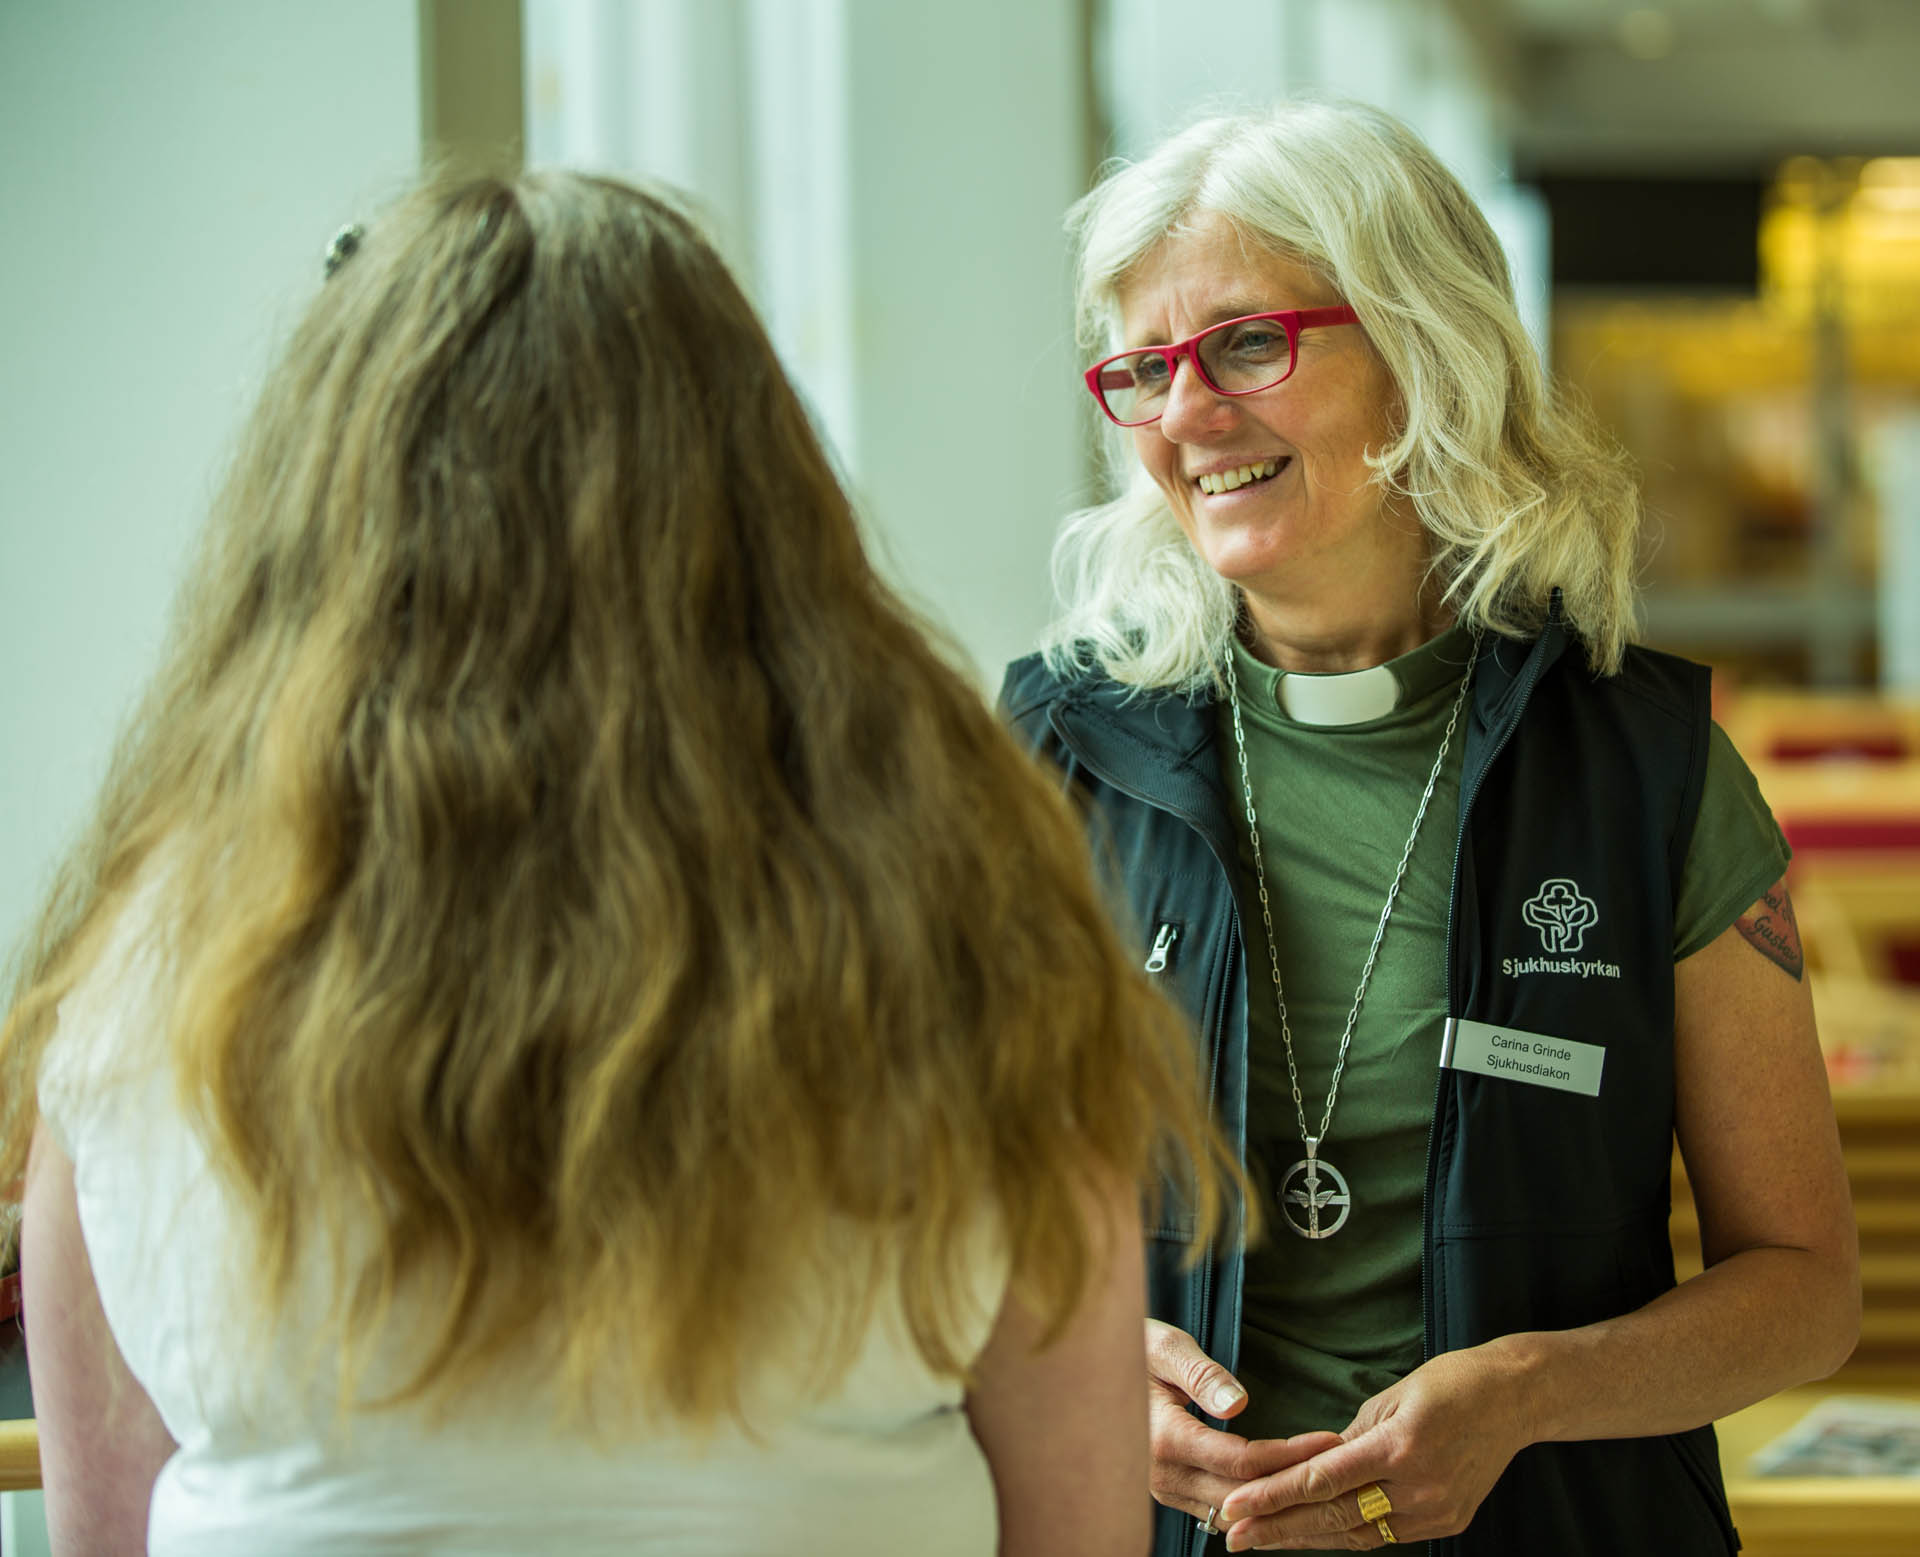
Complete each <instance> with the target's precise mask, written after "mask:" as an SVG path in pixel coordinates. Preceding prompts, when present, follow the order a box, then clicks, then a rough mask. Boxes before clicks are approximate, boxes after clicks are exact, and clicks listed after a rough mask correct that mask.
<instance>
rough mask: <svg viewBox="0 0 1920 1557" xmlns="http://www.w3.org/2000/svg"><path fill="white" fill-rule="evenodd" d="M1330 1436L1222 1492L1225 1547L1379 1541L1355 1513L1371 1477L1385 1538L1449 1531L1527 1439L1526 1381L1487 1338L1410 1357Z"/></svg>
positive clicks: (1354, 1546)
mask: <svg viewBox="0 0 1920 1557" xmlns="http://www.w3.org/2000/svg"><path fill="white" fill-rule="evenodd" d="M1340 1437H1341V1440H1342V1441H1341V1442H1340V1443H1339V1444H1338V1445H1337V1446H1336V1447H1334V1448H1330V1449H1326V1450H1323V1451H1322V1452H1321V1453H1319V1454H1316V1455H1315V1456H1314V1457H1313V1458H1312V1459H1310V1460H1306V1461H1303V1462H1302V1463H1301V1464H1299V1465H1295V1466H1291V1467H1289V1468H1288V1469H1286V1470H1283V1471H1277V1472H1275V1473H1274V1474H1273V1475H1271V1476H1266V1477H1263V1478H1261V1479H1260V1480H1259V1481H1250V1482H1248V1483H1247V1484H1246V1485H1245V1486H1243V1487H1241V1488H1239V1489H1238V1490H1237V1491H1236V1492H1234V1494H1233V1495H1232V1496H1231V1497H1229V1498H1228V1499H1227V1501H1226V1503H1225V1504H1223V1505H1222V1507H1221V1510H1220V1522H1221V1523H1222V1524H1226V1523H1227V1522H1228V1521H1229V1520H1231V1521H1232V1522H1233V1523H1232V1524H1231V1526H1230V1527H1229V1529H1228V1531H1227V1550H1228V1551H1230V1552H1244V1551H1251V1550H1261V1551H1270V1550H1286V1549H1288V1548H1305V1549H1309V1550H1313V1549H1325V1548H1329V1547H1331V1548H1342V1549H1347V1550H1352V1551H1373V1550H1375V1549H1376V1548H1378V1547H1381V1546H1384V1545H1386V1544H1387V1541H1386V1538H1385V1537H1384V1536H1383V1535H1382V1534H1381V1532H1380V1530H1379V1529H1378V1528H1377V1526H1376V1525H1375V1524H1374V1523H1373V1522H1371V1521H1369V1520H1367V1519H1364V1518H1362V1517H1361V1514H1360V1500H1359V1490H1360V1489H1361V1488H1362V1487H1365V1486H1368V1485H1370V1484H1373V1483H1378V1484H1379V1486H1380V1489H1381V1490H1382V1491H1383V1492H1385V1493H1386V1495H1387V1497H1388V1499H1389V1500H1390V1501H1391V1502H1392V1504H1393V1511H1392V1512H1391V1513H1389V1514H1387V1515H1386V1516H1385V1519H1386V1523H1387V1528H1388V1529H1390V1530H1392V1532H1393V1535H1394V1539H1395V1540H1396V1541H1424V1540H1429V1539H1432V1538H1433V1537H1435V1536H1443V1535H1454V1534H1456V1533H1458V1532H1459V1531H1460V1530H1463V1529H1464V1528H1466V1524H1467V1521H1468V1520H1470V1519H1471V1518H1473V1515H1474V1511H1475V1510H1476V1509H1478V1508H1479V1507H1480V1503H1481V1500H1482V1499H1484V1498H1485V1497H1486V1495H1487V1493H1488V1492H1489V1491H1490V1490H1491V1489H1492V1487H1493V1484H1494V1482H1495V1481H1496V1480H1498V1479H1499V1476H1500V1473H1501V1472H1502V1471H1503V1470H1505V1469H1506V1468H1507V1462H1508V1461H1509V1460H1511V1459H1512V1458H1513V1457H1514V1455H1516V1454H1518V1453H1519V1452H1520V1450H1521V1449H1523V1448H1525V1447H1526V1446H1527V1444H1529V1443H1531V1442H1532V1441H1533V1434H1532V1428H1531V1425H1530V1422H1529V1419H1528V1395H1527V1390H1526V1388H1525V1385H1524V1384H1523V1383H1522V1381H1521V1379H1520V1376H1519V1373H1518V1371H1517V1369H1516V1367H1515V1366H1513V1365H1512V1364H1511V1362H1510V1361H1509V1358H1508V1354H1507V1352H1506V1351H1505V1349H1504V1348H1502V1346H1501V1344H1500V1343H1499V1342H1497V1341H1496V1342H1493V1343H1492V1344H1491V1345H1488V1346H1476V1347H1471V1348H1469V1349H1467V1350H1464V1351H1457V1352H1446V1353H1443V1354H1442V1355H1441V1356H1438V1357H1435V1358H1434V1359H1433V1360H1432V1361H1431V1362H1428V1363H1425V1364H1423V1365H1422V1366H1420V1367H1419V1368H1416V1369H1415V1370H1414V1371H1413V1372H1412V1373H1409V1374H1408V1375H1407V1376H1406V1377H1405V1378H1404V1379H1402V1380H1400V1382H1399V1383H1397V1384H1395V1385H1393V1386H1392V1387H1391V1388H1389V1389H1385V1390H1382V1391H1381V1392H1380V1393H1379V1394H1377V1395H1375V1396H1374V1397H1373V1398H1372V1399H1371V1400H1369V1401H1367V1402H1366V1404H1365V1405H1363V1406H1361V1408H1360V1411H1359V1414H1358V1415H1356V1416H1355V1417H1354V1419H1353V1422H1352V1424H1351V1425H1350V1426H1349V1427H1348V1428H1347V1430H1346V1431H1345V1432H1343V1433H1342V1434H1341V1435H1340Z"/></svg>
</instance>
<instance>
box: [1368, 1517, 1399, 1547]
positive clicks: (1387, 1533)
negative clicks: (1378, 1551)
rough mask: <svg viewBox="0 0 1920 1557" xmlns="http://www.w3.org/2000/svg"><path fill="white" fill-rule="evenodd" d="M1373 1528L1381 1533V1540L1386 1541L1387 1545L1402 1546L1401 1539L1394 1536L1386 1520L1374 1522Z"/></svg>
mask: <svg viewBox="0 0 1920 1557" xmlns="http://www.w3.org/2000/svg"><path fill="white" fill-rule="evenodd" d="M1373 1528H1374V1529H1376V1530H1378V1531H1379V1532H1380V1539H1381V1540H1383V1541H1385V1542H1386V1543H1387V1545H1389V1546H1398V1545H1399V1544H1400V1541H1399V1538H1398V1537H1397V1536H1395V1535H1394V1533H1393V1531H1391V1530H1390V1529H1388V1528H1387V1522H1386V1520H1384V1519H1376V1520H1374V1522H1373Z"/></svg>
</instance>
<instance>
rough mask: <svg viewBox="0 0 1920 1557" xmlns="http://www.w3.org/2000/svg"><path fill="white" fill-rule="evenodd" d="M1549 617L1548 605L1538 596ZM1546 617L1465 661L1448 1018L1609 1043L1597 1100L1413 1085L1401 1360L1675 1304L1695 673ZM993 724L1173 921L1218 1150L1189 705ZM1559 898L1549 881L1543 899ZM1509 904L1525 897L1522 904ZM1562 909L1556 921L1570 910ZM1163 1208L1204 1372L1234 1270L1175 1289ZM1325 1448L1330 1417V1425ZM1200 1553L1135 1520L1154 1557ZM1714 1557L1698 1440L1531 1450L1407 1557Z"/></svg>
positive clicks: (1534, 1091) (1212, 917)
mask: <svg viewBox="0 0 1920 1557" xmlns="http://www.w3.org/2000/svg"><path fill="white" fill-rule="evenodd" d="M1556 607H1557V602H1556ZM1568 648H1569V644H1568V639H1567V637H1566V634H1565V631H1564V629H1563V627H1562V626H1561V624H1560V621H1559V614H1558V610H1557V608H1556V610H1555V612H1554V613H1553V615H1552V617H1551V618H1550V620H1549V622H1548V625H1547V627H1546V629H1545V631H1544V632H1543V633H1542V635H1541V637H1540V638H1539V639H1538V640H1536V641H1535V642H1534V643H1532V644H1523V643H1515V642H1512V641H1510V640H1501V639H1491V638H1490V639H1489V640H1488V642H1487V646H1486V647H1485V648H1484V649H1483V650H1482V652H1481V656H1480V666H1479V669H1478V671H1477V672H1476V674H1475V680H1474V688H1473V698H1472V715H1471V718H1470V720H1469V722H1468V724H1467V728H1466V730H1465V754H1464V759H1463V769H1462V775H1461V790H1460V818H1459V831H1458V842H1457V845H1456V852H1455V867H1454V881H1453V898H1452V909H1451V913H1450V916H1449V925H1448V947H1447V968H1448V983H1449V988H1448V1013H1449V1015H1451V1016H1454V1017H1463V1018H1469V1019H1472V1020H1475V1021H1481V1022H1488V1023H1494V1024H1500V1025H1503V1026H1505V1025H1510V1026H1512V1027H1514V1028H1518V1029H1522V1030H1524V1031H1527V1032H1533V1033H1541V1034H1548V1035H1552V1036H1554V1037H1560V1038H1572V1039H1576V1040H1578V1041H1580V1042H1582V1043H1588V1044H1594V1045H1597V1046H1600V1047H1602V1048H1604V1049H1605V1051H1606V1059H1605V1067H1604V1071H1603V1078H1602V1085H1601V1090H1600V1095H1599V1096H1598V1097H1587V1096H1584V1095H1581V1094H1578V1093H1573V1092H1566V1091H1559V1090H1555V1089H1552V1088H1549V1087H1544V1086H1536V1085H1529V1084H1526V1083H1523V1082H1520V1081H1515V1080H1509V1079H1505V1078H1495V1077H1490V1076H1484V1075H1476V1074H1469V1073H1466V1072H1462V1071H1457V1070H1451V1069H1439V1070H1438V1071H1437V1076H1438V1081H1437V1086H1436V1094H1435V1103H1434V1118H1433V1130H1432V1135H1431V1141H1430V1145H1429V1149H1428V1161H1427V1193H1426V1199H1425V1213H1424V1235H1425V1252H1424V1258H1423V1262H1422V1266H1423V1288H1424V1294H1425V1296H1424V1305H1423V1306H1424V1318H1425V1325H1426V1349H1427V1354H1428V1355H1429V1356H1432V1355H1434V1354H1436V1353H1438V1352H1443V1351H1450V1350H1455V1349H1457V1348H1460V1347H1466V1346H1473V1345H1477V1344H1479V1343H1480V1342H1483V1341H1487V1340H1490V1339H1492V1338H1494V1337H1496V1336H1500V1335H1505V1334H1511V1333H1513V1332H1515V1331H1519V1330H1554V1329H1567V1328H1571V1327H1574V1326H1578V1325H1583V1324H1589V1323H1592V1322H1593V1321H1595V1320H1599V1319H1604V1318H1608V1317H1612V1316H1614V1315H1618V1314H1623V1313H1626V1312H1628V1311H1630V1310H1632V1309H1635V1308H1638V1307H1640V1306H1642V1305H1643V1304H1645V1303H1647V1302H1648V1301H1650V1300H1651V1299H1653V1298H1654V1297H1656V1296H1658V1295H1659V1294H1660V1293H1661V1292H1664V1291H1666V1290H1667V1289H1668V1288H1670V1287H1671V1286H1672V1285H1673V1284H1674V1277H1673V1256H1672V1252H1671V1247H1670V1245H1669V1242H1668V1238H1667V1215H1668V1210H1669V1183H1670V1172H1671V1167H1670V1164H1671V1153H1672V1142H1673V919H1674V903H1675V899H1676V897H1677V894H1678V891H1679V884H1680V876H1681V870H1682V867H1683V866H1684V864H1685V861H1686V855H1687V846H1688V844H1689V842H1690V840H1691V837H1692V832H1693V822H1694V816H1695V813H1696V811H1697V810H1698V806H1699V799H1700V790H1701V784H1702V781H1703V779H1704V776H1705V767H1706V758H1707V732H1708V704H1707V673H1706V671H1705V670H1704V669H1702V668H1701V667H1699V666H1696V665H1692V664H1689V663H1687V662H1685V661H1682V660H1678V659H1675V658H1673V657H1671V656H1667V655H1661V654H1655V653H1652V652H1650V651H1646V650H1639V649H1635V650H1630V651H1629V653H1628V656H1627V661H1626V664H1625V666H1624V668H1623V669H1622V671H1621V672H1620V674H1619V675H1617V676H1611V677H1604V678H1602V677H1596V676H1594V675H1593V674H1592V673H1591V672H1590V671H1588V670H1587V668H1586V666H1585V663H1584V656H1583V655H1582V654H1581V653H1580V652H1579V651H1578V649H1577V648H1575V649H1573V650H1572V652H1567V651H1568ZM1002 706H1003V708H1004V710H1005V712H1006V715H1007V717H1008V719H1009V720H1010V722H1011V723H1012V724H1013V725H1014V727H1015V729H1016V730H1017V731H1019V732H1020V733H1021V734H1022V736H1023V737H1024V738H1025V739H1026V740H1027V742H1028V743H1029V744H1030V745H1031V746H1033V747H1034V748H1035V749H1036V750H1038V751H1040V752H1042V753H1044V754H1045V755H1047V756H1048V757H1050V758H1051V759H1052V760H1053V761H1054V762H1055V763H1056V764H1058V765H1059V766H1060V767H1061V768H1062V770H1063V771H1064V772H1065V774H1066V775H1067V777H1068V779H1069V780H1070V781H1071V782H1072V783H1073V785H1074V787H1075V788H1076V790H1078V791H1079V792H1080V793H1081V794H1082V796H1083V797H1084V799H1085V801H1086V803H1087V806H1088V814H1089V821H1090V826H1091V828H1092V831H1093V836H1094V844H1095V854H1096V857H1097V859H1098V860H1099V861H1100V863H1101V865H1102V867H1103V869H1104V871H1105V872H1106V874H1107V877H1108V880H1109V883H1110V895H1111V897H1112V901H1113V902H1114V904H1115V906H1116V909H1117V911H1119V912H1120V914H1121V915H1122V917H1123V920H1124V921H1125V923H1126V924H1127V927H1128V928H1129V929H1130V930H1131V931H1132V932H1133V933H1134V934H1136V935H1137V936H1139V937H1141V944H1142V945H1143V946H1144V945H1145V943H1146V939H1147V938H1148V937H1150V936H1151V935H1152V934H1153V933H1154V931H1155V930H1156V928H1157V927H1159V926H1161V925H1167V924H1171V925H1175V926H1177V927H1178V928H1179V932H1180V933H1179V938H1178V940H1177V941H1176V942H1175V945H1176V947H1177V948H1178V955H1177V957H1176V958H1175V959H1174V960H1173V962H1172V963H1171V964H1170V966H1169V969H1168V973H1167V975H1166V976H1167V979H1168V983H1169V993H1170V994H1172V995H1173V996H1174V997H1175V998H1176V999H1177V1000H1178V1001H1180V1002H1181V1004H1182V1005H1183V1006H1184V1007H1185V1009H1186V1010H1187V1012H1188V1013H1189V1015H1190V1016H1191V1017H1192V1018H1193V1020H1194V1022H1195V1024H1196V1028H1197V1033H1196V1036H1197V1039H1198V1041H1199V1042H1200V1044H1201V1045H1202V1046H1203V1058H1204V1061H1205V1065H1206V1073H1207V1075H1208V1078H1209V1086H1210V1095H1211V1101H1212V1105H1213V1108H1214V1112H1215V1115H1216V1117H1217V1118H1218V1119H1219V1120H1220V1121H1221V1123H1222V1125H1223V1126H1224V1128H1225V1129H1226V1130H1227V1132H1228V1134H1229V1136H1230V1137H1231V1138H1232V1139H1233V1140H1234V1141H1235V1143H1236V1144H1237V1145H1239V1146H1240V1147H1241V1149H1242V1150H1243V1151H1244V1146H1245V1139H1246V1129H1245V1110H1246V1060H1247V1056H1246V1045H1247V1035H1246V1001H1247V960H1246V952H1245V943H1244V937H1243V935H1242V933H1241V925H1240V918H1239V914H1238V911H1237V908H1236V906H1235V898H1234V890H1233V883H1234V876H1235V873H1236V871H1237V870H1238V868H1239V867H1238V858H1237V854H1236V852H1235V842H1234V836H1233V831H1232V828H1233V822H1232V818H1233V817H1234V815H1235V814H1237V809H1238V808H1237V805H1236V803H1235V802H1234V800H1233V799H1232V797H1231V796H1230V795H1229V793H1228V792H1227V790H1226V788H1225V787H1224V783H1223V778H1222V774H1221V771H1220V764H1219V761H1218V758H1217V755H1216V752H1215V744H1214V718H1215V715H1214V710H1213V708H1212V706H1211V705H1210V704H1208V703H1205V702H1201V703H1189V702H1187V701H1186V700H1184V699H1181V698H1176V697H1166V696H1155V695H1151V694H1147V695H1130V694H1129V693H1128V692H1127V691H1126V690H1125V689H1123V688H1120V687H1117V686H1115V685H1113V684H1112V683H1110V682H1107V681H1104V680H1102V679H1099V678H1082V679H1078V680H1074V681H1069V682H1062V681H1060V680H1058V679H1057V678H1055V677H1053V676H1052V675H1050V674H1049V673H1048V672H1047V671H1046V669H1045V667H1044V666H1043V665H1042V664H1041V663H1040V661H1039V660H1038V659H1037V657H1029V658H1028V659H1025V660H1021V661H1019V662H1017V663H1016V664H1015V665H1014V666H1013V667H1011V668H1010V670H1009V671H1008V675H1007V680H1006V685H1005V688H1004V689H1003V692H1002ZM1556 884H1557V885H1556ZM1529 905H1532V906H1531V908H1530V907H1529ZM1567 905H1572V906H1571V910H1569V908H1568V906H1567ZM1189 1230H1190V1224H1188V1223H1187V1220H1186V1218H1185V1217H1184V1216H1183V1215H1182V1213H1181V1211H1180V1209H1179V1207H1178V1204H1177V1202H1176V1203H1174V1204H1173V1205H1172V1206H1171V1207H1170V1208H1169V1210H1168V1211H1167V1212H1165V1213H1164V1214H1163V1217H1162V1219H1161V1222H1160V1223H1159V1224H1158V1225H1155V1226H1151V1227H1149V1228H1148V1232H1149V1234H1150V1237H1149V1303H1150V1306H1151V1309H1152V1311H1153V1313H1154V1314H1155V1316H1156V1317H1158V1318H1162V1319H1165V1320H1167V1321H1168V1322H1169V1323H1172V1324H1177V1325H1179V1326H1180V1327H1181V1328H1182V1329H1184V1330H1187V1331H1188V1332H1189V1333H1191V1334H1192V1335H1193V1336H1194V1337H1195V1338H1196V1340H1198V1341H1199V1343H1200V1345H1201V1346H1202V1347H1203V1348H1204V1349H1205V1350H1206V1351H1207V1353H1208V1354H1209V1355H1210V1356H1212V1357H1214V1358H1215V1359H1217V1360H1218V1361H1219V1362H1221V1363H1222V1364H1223V1365H1224V1366H1226V1367H1228V1368H1229V1369H1231V1368H1233V1367H1235V1366H1237V1362H1238V1353H1239V1325H1240V1283H1241V1276H1242V1260H1241V1255H1240V1251H1239V1248H1238V1246H1237V1241H1236V1240H1235V1239H1234V1238H1233V1237H1232V1236H1231V1235H1229V1236H1226V1237H1224V1238H1222V1239H1221V1240H1220V1243H1219V1245H1218V1246H1217V1247H1215V1248H1214V1249H1211V1250H1209V1251H1208V1257H1207V1258H1205V1259H1203V1260H1202V1261H1201V1262H1200V1263H1199V1264H1198V1265H1197V1266H1193V1267H1183V1263H1182V1260H1181V1255H1182V1254H1183V1253H1184V1247H1185V1241H1186V1238H1185V1235H1186V1233H1187V1232H1188V1231H1189ZM1327 1425H1328V1426H1333V1427H1338V1426H1340V1425H1342V1424H1339V1423H1329V1424H1327ZM1204 1543H1205V1537H1203V1536H1202V1535H1201V1534H1200V1533H1199V1532H1198V1531H1197V1530H1196V1529H1195V1528H1194V1521H1193V1520H1192V1519H1191V1518H1189V1517H1188V1516H1186V1515H1184V1514H1176V1513H1174V1512H1173V1511H1171V1510H1168V1509H1161V1510H1159V1517H1158V1521H1157V1524H1156V1537H1155V1546H1154V1550H1155V1553H1156V1557H1182V1554H1185V1557H1198V1554H1199V1553H1200V1552H1201V1551H1202V1550H1203V1549H1204ZM1737 1548H1738V1541H1737V1538H1736V1537H1735V1535H1734V1532H1733V1526H1732V1522H1731V1520H1730V1518H1729V1516H1728V1512H1727V1505H1726V1496H1725V1492H1724V1490H1723V1489H1722V1486H1721V1481H1720V1471H1719V1457H1718V1453H1717V1450H1716V1447H1715V1443H1714V1435H1713V1430H1712V1428H1710V1427H1702V1428H1698V1429H1696V1430H1694V1431H1692V1432H1689V1433H1682V1434H1678V1435H1674V1436H1672V1437H1660V1438H1643V1439H1618V1440H1600V1441H1594V1442H1588V1443H1576V1444H1535V1445H1533V1446H1531V1447H1529V1448H1527V1449H1524V1450H1522V1451H1521V1453H1520V1454H1519V1455H1517V1456H1516V1457H1515V1459H1514V1460H1513V1462H1512V1464H1511V1465H1510V1466H1509V1467H1508V1469H1507V1471H1506V1472H1505V1474H1504V1475H1502V1476H1501V1478H1500V1480H1499V1481H1498V1482H1497V1483H1496V1484H1495V1486H1494V1488H1493V1490H1492V1492H1491V1493H1489V1495H1488V1496H1487V1498H1486V1501H1485V1502H1483V1503H1482V1504H1481V1506H1480V1509H1479V1511H1478V1513H1477V1514H1476V1515H1475V1516H1474V1519H1473V1522H1472V1524H1471V1525H1470V1526H1469V1527H1468V1528H1467V1530H1466V1531H1464V1532H1463V1533H1462V1534H1460V1535H1458V1536H1455V1537H1452V1538H1450V1539H1446V1540H1440V1541H1435V1542H1433V1543H1431V1550H1432V1553H1433V1557H1494V1554H1499V1557H1509V1554H1519V1553H1529V1554H1531V1553H1536V1552H1552V1553H1555V1554H1580V1553H1591V1554H1593V1557H1616V1554H1626V1553H1632V1554H1636V1557H1638V1554H1667V1553H1672V1554H1676V1557H1678V1554H1686V1557H1694V1554H1707V1553H1714V1554H1724V1553H1728V1552H1731V1551H1734V1550H1737Z"/></svg>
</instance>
